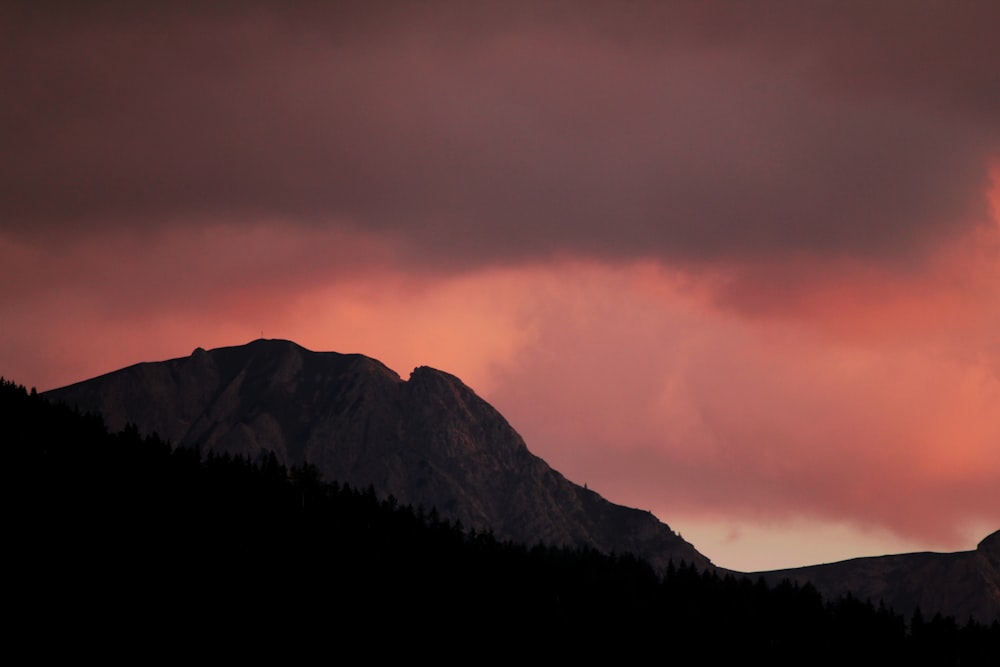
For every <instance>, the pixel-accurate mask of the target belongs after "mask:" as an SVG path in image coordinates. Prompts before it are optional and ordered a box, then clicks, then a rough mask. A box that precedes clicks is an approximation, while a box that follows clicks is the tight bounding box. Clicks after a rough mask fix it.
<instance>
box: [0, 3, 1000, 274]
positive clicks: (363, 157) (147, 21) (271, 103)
mask: <svg viewBox="0 0 1000 667" xmlns="http://www.w3.org/2000/svg"><path fill="white" fill-rule="evenodd" d="M94 6H95V7H97V8H96V9H93V10H90V9H88V10H83V9H79V8H76V7H75V6H74V5H72V4H67V5H66V9H62V10H58V9H52V7H58V5H44V4H43V5H42V7H43V8H42V9H38V8H37V7H36V8H34V9H31V8H30V7H31V6H30V5H25V7H27V9H23V10H18V9H16V8H15V9H8V10H7V12H8V13H7V16H5V17H4V20H3V21H0V23H2V24H4V25H6V28H0V38H2V40H0V41H2V42H3V44H4V46H2V47H0V49H2V51H0V53H2V70H0V76H2V78H3V90H4V100H5V103H4V104H3V105H2V107H0V123H2V128H3V129H2V130H0V132H2V135H0V136H2V144H3V153H4V155H3V157H2V158H0V232H2V233H4V234H8V235H14V236H16V237H24V238H32V237H35V238H37V237H38V236H42V237H44V238H55V237H65V236H72V235H75V234H90V233H100V232H102V231H111V230H114V229H116V228H121V227H123V226H124V227H143V226H149V227H156V226H161V225H180V224H190V225H197V224H203V223H205V222H208V221H211V222H220V221H221V222H225V223H228V224H239V223H241V222H242V221H246V222H248V223H259V222H261V221H266V222H280V223H283V224H300V225H342V226H345V227H354V228H357V229H360V230H363V231H364V232H366V233H371V232H375V233H384V234H387V235H391V236H392V237H393V238H394V239H397V240H400V239H401V240H402V241H401V242H402V243H403V245H404V247H406V248H408V249H409V251H410V252H411V253H413V255H414V256H424V257H429V258H430V259H432V260H433V261H442V260H444V259H445V258H451V260H450V261H454V262H470V263H475V262H480V261H497V260H499V261H504V260H512V259H513V260H516V259H521V258H529V257H538V256H545V255H548V254H552V253H570V254H589V255H594V256H599V257H607V258H615V257H636V256H647V257H649V256H651V257H662V258H666V259H680V260H699V259H726V258H733V257H736V258H739V257H745V256H769V255H780V254H782V253H787V252H795V253H806V254H810V255H819V254H830V253H833V254H838V255H862V256H872V257H887V256H896V255H904V256H905V255H906V254H907V253H909V252H912V251H914V250H919V249H920V248H921V246H922V245H924V244H928V243H932V242H933V241H935V240H938V239H941V238H945V237H948V236H950V235H954V234H958V233H962V232H963V231H965V230H967V229H968V228H969V226H970V225H973V224H976V223H978V222H980V221H982V220H983V218H984V216H985V213H986V201H985V198H984V189H985V187H986V183H987V178H988V169H989V166H990V160H991V159H995V156H996V154H997V150H998V125H1000V121H998V120H997V119H998V118H1000V101H998V93H997V83H996V79H995V72H992V71H991V69H993V67H994V66H995V63H996V62H1000V48H998V47H997V46H996V41H997V40H995V35H992V34H990V32H991V30H990V28H989V27H990V26H996V25H998V24H1000V16H997V10H996V9H994V7H995V5H993V4H992V3H961V2H959V3H933V2H926V3H919V2H898V3H897V2H882V3H879V2H875V3H857V4H855V3H782V2H774V3H753V4H752V5H751V4H750V3H739V4H736V3H734V4H729V3H726V4H721V3H648V4H647V3H642V2H637V3H629V4H628V5H627V6H623V5H622V3H591V4H589V5H585V4H580V3H530V4H525V5H520V4H518V3H495V4H491V5H490V6H489V8H488V9H483V8H482V7H480V6H479V5H478V3H476V8H474V9H470V7H469V5H467V4H466V3H458V4H455V5H450V4H449V3H316V4H311V3H306V4H297V5H296V6H295V8H294V9H286V8H284V7H283V6H282V3H273V4H272V3H263V2H261V3H250V4H243V3H232V4H223V5H216V8H215V9H212V10H203V9H200V8H199V7H198V5H197V4H191V5H185V4H183V3H182V4H170V5H169V8H168V9H163V10H157V9H149V6H150V5H149V4H148V3H143V5H142V7H141V8H134V7H131V6H130V5H128V4H123V5H122V6H121V7H119V6H117V5H116V4H114V3H104V4H101V3H98V4H97V5H94ZM994 19H995V20H994ZM455 258H461V259H455Z"/></svg>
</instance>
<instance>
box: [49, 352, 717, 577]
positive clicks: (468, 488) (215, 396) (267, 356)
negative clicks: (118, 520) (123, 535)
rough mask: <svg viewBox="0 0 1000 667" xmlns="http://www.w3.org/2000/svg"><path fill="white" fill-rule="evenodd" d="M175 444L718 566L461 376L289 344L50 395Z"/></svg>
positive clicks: (574, 538)
mask: <svg viewBox="0 0 1000 667" xmlns="http://www.w3.org/2000/svg"><path fill="white" fill-rule="evenodd" d="M46 396H47V397H48V398H50V399H52V400H56V401H63V402H65V403H67V404H70V405H75V406H77V407H79V408H80V409H81V410H85V411H93V412H97V413H100V414H101V415H103V416H104V418H105V420H106V422H107V423H108V425H109V427H111V428H112V429H121V428H123V427H124V426H125V425H126V424H128V423H132V424H135V425H136V426H137V427H138V428H139V430H140V431H142V432H145V433H154V432H155V433H158V434H159V435H160V436H161V437H163V438H165V439H167V440H169V441H170V442H171V443H173V444H174V445H179V446H185V447H197V448H199V449H200V450H201V451H202V452H203V453H208V452H216V453H220V454H221V453H229V454H232V455H240V456H245V457H249V458H251V459H258V458H260V457H263V456H266V455H267V454H268V453H269V452H273V453H274V455H275V456H276V457H277V459H278V460H279V461H280V462H281V463H283V464H285V465H297V464H302V463H310V464H313V465H315V466H316V467H317V468H318V469H319V471H320V472H321V474H322V475H323V477H324V479H326V480H335V481H338V482H341V483H346V484H349V485H351V486H354V487H357V488H367V487H368V486H373V487H374V489H375V490H376V492H377V493H378V494H380V495H381V496H383V497H388V496H389V495H392V496H394V497H395V498H396V499H397V500H398V501H399V502H401V503H403V504H409V505H413V506H414V507H418V506H422V507H424V508H425V509H427V510H430V509H431V508H435V509H436V510H437V511H438V512H439V513H440V514H441V515H442V516H443V517H446V518H448V519H450V520H458V521H461V523H462V525H463V526H464V527H465V528H475V529H477V530H487V529H489V530H492V531H493V533H494V535H495V536H496V537H497V538H499V539H509V540H513V541H516V542H522V543H526V544H534V543H538V542H544V543H547V544H551V545H566V546H590V547H594V548H596V549H598V550H600V551H604V552H606V553H610V552H632V553H634V554H636V555H638V556H641V557H643V558H645V559H647V560H648V561H649V562H650V563H651V564H653V565H654V566H655V567H658V568H661V569H662V568H665V567H666V565H667V563H668V562H669V561H670V560H674V561H675V562H680V561H682V560H683V561H686V562H688V563H691V564H694V565H696V566H698V567H701V568H707V567H711V563H710V561H709V560H708V558H706V557H705V556H703V555H702V554H700V553H699V552H698V551H697V550H695V548H694V547H693V546H692V545H691V544H689V543H688V542H686V541H684V540H683V539H682V538H681V537H680V536H679V535H677V534H676V533H674V532H673V531H672V530H671V529H670V528H669V526H667V525H666V524H664V523H661V522H660V521H659V520H657V519H656V517H654V516H653V515H652V514H651V513H650V512H645V511H641V510H638V509H632V508H627V507H623V506H621V505H616V504H613V503H611V502H609V501H607V500H605V499H604V498H602V497H601V496H600V495H598V494H597V493H595V492H594V491H591V490H588V489H585V488H583V487H580V486H578V485H576V484H574V483H572V482H570V481H568V480H567V479H566V478H565V477H563V476H562V475H561V474H560V473H558V472H557V471H555V470H553V469H552V468H551V467H549V465H548V464H546V463H545V461H543V460H542V459H540V458H539V457H537V456H535V455H533V454H532V453H531V452H529V451H528V448H527V447H526V446H525V444H524V441H523V440H522V438H521V437H520V436H519V435H518V434H517V432H516V431H515V430H514V429H513V428H512V427H511V426H510V424H508V423H507V421H506V420H505V419H504V418H503V416H501V415H500V413H499V412H497V411H496V410H495V409H494V408H493V407H491V406H490V405H489V404H488V403H486V402H485V401H484V400H482V399H481V398H480V397H478V396H477V395H476V394H475V393H474V392H473V391H472V390H471V389H469V388H468V387H467V386H465V385H464V384H463V383H462V382H461V381H460V380H459V379H458V378H456V377H455V376H453V375H449V374H448V373H444V372H442V371H438V370H435V369H432V368H428V367H419V368H416V369H415V370H414V371H413V373H412V374H411V375H410V377H409V379H408V380H403V379H401V378H400V376H399V375H397V374H396V373H395V372H394V371H392V370H390V369H389V368H387V367H386V366H385V365H383V364H382V363H380V362H379V361H376V360H375V359H371V358H369V357H365V356H362V355H359V354H338V353H335V352H312V351H310V350H307V349H305V348H303V347H301V346H299V345H296V344H295V343H292V342H290V341H283V340H263V339H261V340H256V341H253V342H251V343H249V344H247V345H242V346H235V347H225V348H218V349H214V350H208V351H206V350H203V349H201V348H198V349H196V350H195V351H194V352H193V353H192V354H191V356H189V357H183V358H178V359H171V360H168V361H162V362H153V363H141V364H137V365H134V366H130V367H128V368H124V369H121V370H118V371H115V372H112V373H108V374H106V375H102V376H99V377H96V378H93V379H91V380H86V381H83V382H80V383H77V384H73V385H70V386H67V387H63V388H61V389H55V390H52V391H50V392H47V393H46Z"/></svg>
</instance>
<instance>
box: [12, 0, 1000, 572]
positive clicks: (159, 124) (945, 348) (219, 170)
mask: <svg viewBox="0 0 1000 667" xmlns="http://www.w3.org/2000/svg"><path fill="white" fill-rule="evenodd" d="M160 4H161V5H162V6H158V4H157V3H155V2H141V3H135V2H99V1H95V2H86V3H72V2H66V3H61V2H60V3H38V2H17V1H15V2H5V3H3V5H0V102H2V103H0V375H3V376H4V377H6V378H7V379H9V380H13V381H15V382H18V383H20V384H24V385H26V386H36V387H37V388H38V389H39V390H40V391H41V390H45V389H51V388H55V387H58V386H62V385H65V384H69V383H71V382H76V381H78V380H82V379H85V378H88V377H91V376H94V375H97V374H100V373H104V372H107V371H110V370H114V369H117V368H119V367H122V366H125V365H129V364H132V363H135V362H138V361H154V360H161V359H167V358H172V357H178V356H184V355H188V354H190V353H191V351H192V350H193V349H194V348H195V347H198V346H201V347H205V348H212V347H219V346H226V345H238V344H243V343H246V342H248V341H250V340H252V339H255V338H258V337H260V336H261V335H263V336H264V337H267V338H286V339H290V340H294V341H296V342H298V343H299V344H301V345H303V346H305V347H307V348H310V349H313V350H317V351H336V352H360V353H363V354H366V355H368V356H371V357H375V358H377V359H379V360H381V361H383V362H384V363H386V364H387V365H388V366H389V367H390V368H393V369H394V370H396V371H397V372H398V373H399V374H400V375H401V376H402V377H404V378H406V377H408V375H409V373H410V371H411V370H412V369H413V367H415V366H418V365H429V366H434V367H436V368H440V369H442V370H446V371H448V372H450V373H453V374H455V375H457V376H458V377H460V378H461V379H462V380H463V381H464V382H465V383H466V384H468V385H469V386H470V387H472V388H473V389H474V390H475V391H476V392H477V393H478V394H479V395H481V396H482V397H484V398H485V399H487V400H488V401H490V402H491V403H492V404H493V405H494V406H495V407H496V408H497V409H498V410H500V412H501V413H503V414H504V415H505V416H506V417H507V419H508V420H509V421H510V422H511V424H512V425H513V426H514V428H515V429H516V430H517V431H518V432H519V433H520V434H521V435H522V436H523V437H524V439H525V441H526V443H527V445H528V447H529V449H531V451H532V452H534V453H535V454H537V455H539V456H541V457H542V458H544V459H545V460H546V461H548V462H549V464H550V465H552V466H553V467H554V468H556V469H557V470H559V471H560V472H562V473H563V474H564V475H566V477H568V478H569V479H570V480H572V481H574V482H577V483H579V484H584V483H586V484H587V485H588V486H589V487H590V488H591V489H594V490H596V491H598V492H599V493H601V494H602V495H603V496H605V497H606V498H608V499H609V500H611V501H614V502H617V503H620V504H625V505H629V506H633V507H639V508H642V509H649V510H652V512H653V513H654V514H656V515H657V516H658V517H659V518H660V519H661V520H663V521H665V522H667V523H668V524H669V525H670V526H671V527H672V528H673V529H675V530H677V531H679V532H680V533H681V534H682V535H683V536H684V537H685V539H687V540H688V541H690V542H692V543H693V544H694V545H695V546H696V547H697V548H698V549H699V550H700V551H701V552H702V553H704V554H706V555H707V556H708V557H709V558H711V559H712V560H713V561H714V562H715V563H716V564H718V565H721V566H723V567H729V568H734V569H739V570H744V571H750V570H760V569H771V568H778V567H786V566H796V565H805V564H811V563H818V562H829V561H835V560H842V559H844V558H849V557H854V556H862V555H874V554H882V553H899V552H906V551H923V550H932V551H956V550H966V549H972V548H974V547H975V545H976V543H977V542H978V541H979V540H980V539H982V538H983V537H985V536H986V535H987V534H988V533H990V532H992V531H994V530H997V529H998V528H1000V35H998V26H1000V3H997V2H995V1H993V0H983V1H982V2H978V1H963V0H947V1H945V0H941V1H937V2H935V1H922V0H898V1H890V0H883V1H879V0H864V1H858V2H853V1H849V0H845V1H837V2H832V1H831V2H827V1H824V0H817V1H815V2H810V1H801V0H788V1H785V2H781V1H760V2H713V1H711V0H694V1H691V2H686V1H674V2H671V1H661V2H644V1H642V0H633V1H626V2H611V1H607V2H586V1H578V2H555V1H552V2H549V1H546V0H541V1H535V2H518V1H516V0H504V1H497V2H481V3H473V2H458V1H456V2H447V1H442V2H435V1H433V0H432V1H428V2H417V1H409V2H377V1H372V2H365V1H358V2H335V1H333V2H278V1H274V2H268V1H261V2H253V1H240V2H222V3H212V4H213V8H211V9H207V8H205V7H203V4H207V3H201V2H193V1H192V2H184V1H177V0H175V1H171V2H163V3H160Z"/></svg>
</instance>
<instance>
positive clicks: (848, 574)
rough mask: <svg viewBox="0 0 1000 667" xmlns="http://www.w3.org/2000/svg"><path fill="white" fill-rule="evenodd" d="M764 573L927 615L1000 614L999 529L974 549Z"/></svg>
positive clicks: (773, 579)
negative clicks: (918, 610)
mask: <svg viewBox="0 0 1000 667" xmlns="http://www.w3.org/2000/svg"><path fill="white" fill-rule="evenodd" d="M761 574H762V575H763V576H764V578H765V579H767V580H769V581H771V582H778V581H780V580H782V579H785V578H788V579H792V580H794V581H798V582H800V583H805V582H807V581H808V582H812V584H813V585H814V586H816V588H817V589H819V591H820V592H821V593H823V594H824V596H828V597H837V596H840V595H843V594H844V593H847V592H848V591H850V592H851V593H852V594H853V595H854V596H855V597H858V598H861V599H862V600H864V599H870V600H872V601H873V602H875V603H877V602H878V601H879V600H882V601H883V602H885V604H886V605H887V606H890V607H892V608H893V609H895V610H896V611H897V612H902V613H904V614H906V615H907V616H909V615H910V614H912V613H913V611H914V610H915V609H916V608H917V607H919V608H920V609H921V611H922V613H923V614H924V615H925V616H926V617H927V618H928V619H929V618H930V616H932V615H933V614H935V613H938V612H940V613H942V614H944V615H946V616H947V615H950V616H955V617H956V619H957V620H958V621H959V622H963V621H965V620H966V619H967V618H969V617H970V616H971V617H972V618H975V619H976V620H979V621H982V622H985V623H991V622H993V621H995V620H1000V531H997V532H995V533H992V534H991V535H989V536H988V537H986V538H985V539H984V540H983V541H982V542H980V543H979V545H978V546H977V548H976V550H975V551H962V552H958V553H911V554H897V555H892V556H877V557H872V558H855V559H852V560H847V561H842V562H839V563H828V564H825V565H813V566H810V567H801V568H794V569H789V570H776V571H773V572H764V573H761Z"/></svg>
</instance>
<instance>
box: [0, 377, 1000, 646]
mask: <svg viewBox="0 0 1000 667" xmlns="http://www.w3.org/2000/svg"><path fill="white" fill-rule="evenodd" d="M0 423H2V424H3V429H4V431H5V433H6V435H5V437H4V445H5V452H6V454H7V456H6V460H7V461H8V466H7V474H6V478H7V480H8V482H9V483H8V487H9V488H11V489H12V490H13V494H12V499H13V500H12V502H11V503H10V504H9V505H8V508H9V510H10V512H9V517H10V521H9V522H8V525H9V526H10V532H9V533H8V538H9V539H8V540H7V543H8V544H9V545H10V546H9V547H8V548H7V551H8V557H9V561H8V562H9V563H10V564H9V565H8V569H9V570H10V572H11V582H12V584H11V586H10V587H9V588H10V589H11V594H10V595H8V607H11V606H13V607H14V608H16V612H17V613H16V617H17V618H18V619H20V620H19V621H18V622H17V626H16V627H17V632H15V633H14V634H15V635H16V636H19V637H22V638H32V640H33V641H34V640H37V639H38V637H46V638H48V637H51V636H53V635H54V636H62V637H72V638H73V641H72V645H73V646H74V647H75V648H76V649H77V650H79V651H87V650H92V651H102V652H107V651H109V650H113V649H114V647H121V646H122V645H123V644H122V639H123V638H124V637H127V638H129V642H134V643H136V644H139V645H143V646H147V647H148V646H158V647H161V648H164V649H167V648H169V649H170V650H180V648H181V647H185V648H189V649H190V648H193V647H202V646H211V647H214V648H215V650H225V651H226V654H227V655H230V656H231V655H232V651H233V650H238V651H241V652H251V653H252V652H254V651H256V650H258V649H262V647H263V646H265V645H267V646H269V647H270V648H272V649H273V648H275V647H281V648H282V651H283V652H285V657H286V658H287V657H288V656H289V655H291V654H295V653H299V654H300V655H303V654H309V655H312V654H314V653H315V652H316V651H322V652H323V655H325V656H327V657H329V658H330V659H337V658H344V657H345V656H349V655H357V654H358V653H359V652H360V653H361V654H362V655H364V656H367V657H372V658H377V657H397V658H399V657H417V656H437V657H439V658H443V659H447V660H449V661H458V660H463V661H479V660H481V659H486V658H491V659H495V658H498V657H505V656H506V657H516V656H522V657H523V656H525V655H529V654H530V655H539V656H540V655H545V656H549V657H552V658H556V659H576V658H580V659H586V658H595V657H609V658H614V659H616V660H629V659H634V660H636V661H638V660H642V661H643V662H650V661H654V662H657V663H660V662H672V661H675V660H678V659H680V656H692V655H693V656H696V658H697V659H698V660H699V661H701V660H716V659H747V658H754V659H757V658H760V659H766V660H769V661H770V662H771V663H772V664H773V663H779V664H782V663H784V664H843V663H844V662H847V661H850V662H852V663H855V664H857V663H861V664H902V662H903V661H906V662H909V663H912V664H935V665H952V664H953V665H959V664H961V665H976V664H983V665H986V664H990V665H994V664H996V660H997V656H998V655H1000V622H994V623H993V624H992V625H989V626H987V625H983V624H981V623H976V622H973V621H971V620H970V621H967V622H959V621H956V620H955V619H952V618H942V617H940V616H934V617H932V618H929V619H927V618H924V617H923V615H921V614H919V612H918V614H916V615H915V616H914V617H912V618H908V619H907V618H903V617H902V616H901V615H899V614H896V613H895V612H893V611H892V610H891V609H886V608H884V607H882V606H880V605H876V604H872V603H871V602H869V601H867V600H866V601H861V600H856V599H853V598H850V597H846V598H842V599H839V600H830V601H825V600H823V599H822V598H821V597H820V595H819V594H818V593H817V592H816V590H815V589H813V588H812V587H811V586H798V585H796V584H792V583H788V582H785V583H782V584H780V585H778V586H773V587H769V586H768V585H766V584H765V582H764V581H763V580H762V579H758V580H756V581H754V580H751V579H749V578H747V577H735V576H733V575H725V576H722V575H720V574H719V573H717V572H714V571H698V570H697V569H696V568H694V567H693V566H691V565H687V564H685V563H678V564H676V565H675V566H674V565H672V566H671V567H669V568H668V570H667V571H666V572H665V573H657V572H655V571H654V570H653V569H652V567H651V566H649V565H648V564H647V563H645V562H644V561H641V560H639V559H637V558H635V557H633V556H631V555H628V554H617V555H605V554H600V553H598V552H596V551H594V550H592V549H586V548H576V549H570V548H556V547H551V546H545V545H534V546H528V545H519V544H513V543H510V542H501V541H498V540H497V539H495V538H494V537H493V536H492V535H491V534H490V533H483V532H476V531H468V530H464V529H463V527H462V526H461V525H459V524H457V523H452V522H449V521H447V520H445V519H443V518H442V517H440V516H438V514H437V513H436V512H435V511H434V510H433V509H429V508H419V507H418V508H413V507H409V506H405V507H404V506H400V505H399V503H397V502H396V500H395V499H393V498H391V497H389V498H379V497H378V496H377V495H376V493H375V491H374V490H373V489H371V488H369V489H367V490H357V489H351V488H348V487H346V486H342V485H339V484H337V483H335V482H330V483H327V482H324V481H322V480H321V479H320V477H319V474H318V472H317V470H316V468H315V467H312V466H308V465H306V466H297V467H292V468H290V469H286V468H285V467H284V466H282V465H280V464H279V463H278V461H277V460H276V459H275V457H274V456H273V455H270V456H268V457H266V458H263V459H261V460H259V461H253V462H251V461H247V460H246V459H241V458H232V457H229V456H217V455H213V454H211V453H209V454H207V455H203V454H201V453H199V452H198V451H196V450H190V449H181V448H173V447H171V446H170V445H169V443H166V442H163V441H162V440H160V439H159V438H157V437H155V436H148V437H145V436H142V435H140V434H139V433H138V431H137V430H136V429H135V428H134V427H130V428H126V429H125V430H124V431H123V432H121V433H109V432H108V429H107V428H106V427H105V425H104V422H103V421H102V420H101V418H99V417H96V416H93V415H84V414H79V413H78V412H77V411H75V410H74V409H71V408H69V407H67V406H64V405H52V404H50V403H49V402H48V401H46V400H44V399H43V398H42V397H40V396H37V395H35V392H34V391H32V392H30V393H29V392H28V391H26V390H25V389H24V387H21V386H18V385H15V384H13V383H11V382H8V381H6V380H3V379H2V378H0ZM33 645H37V646H41V647H42V650H43V651H44V650H45V647H46V646H48V647H49V649H52V648H53V647H54V646H58V644H55V645H54V644H52V643H51V641H49V642H46V641H41V642H39V643H37V644H33ZM466 659H467V660H466Z"/></svg>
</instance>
